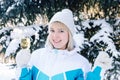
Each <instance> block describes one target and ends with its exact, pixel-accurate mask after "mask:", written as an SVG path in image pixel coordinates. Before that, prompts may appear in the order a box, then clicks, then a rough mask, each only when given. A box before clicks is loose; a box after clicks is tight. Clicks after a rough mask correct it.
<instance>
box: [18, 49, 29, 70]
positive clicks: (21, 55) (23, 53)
mask: <svg viewBox="0 0 120 80" xmlns="http://www.w3.org/2000/svg"><path fill="white" fill-rule="evenodd" d="M30 57H31V54H30V50H29V49H21V50H20V51H19V52H18V53H17V55H16V64H17V67H21V68H22V67H24V66H27V64H28V62H29V60H30Z"/></svg>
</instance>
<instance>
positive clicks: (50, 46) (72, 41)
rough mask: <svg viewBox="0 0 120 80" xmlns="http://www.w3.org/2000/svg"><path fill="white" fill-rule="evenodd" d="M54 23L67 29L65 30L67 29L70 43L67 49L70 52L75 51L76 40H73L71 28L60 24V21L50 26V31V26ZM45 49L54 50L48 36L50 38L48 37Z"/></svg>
mask: <svg viewBox="0 0 120 80" xmlns="http://www.w3.org/2000/svg"><path fill="white" fill-rule="evenodd" d="M54 23H57V24H59V25H61V26H63V27H65V28H66V29H67V31H68V35H69V41H68V43H67V46H66V49H67V50H68V51H71V50H73V49H74V40H73V35H72V33H71V31H70V30H69V28H68V27H67V26H66V25H65V24H63V23H61V22H59V21H55V22H52V23H51V24H49V25H48V27H49V30H50V26H51V25H52V24H54ZM45 47H48V48H51V49H53V45H52V44H51V43H50V41H49V35H48V37H47V40H46V44H45Z"/></svg>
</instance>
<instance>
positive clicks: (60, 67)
mask: <svg viewBox="0 0 120 80" xmlns="http://www.w3.org/2000/svg"><path fill="white" fill-rule="evenodd" d="M29 65H30V66H31V68H27V67H25V68H22V70H21V74H20V77H19V80H86V75H87V73H88V72H89V71H90V64H89V62H88V61H87V59H85V58H84V57H83V56H81V55H80V54H78V53H77V52H76V50H75V49H74V50H73V51H67V50H56V49H52V50H51V49H47V48H42V49H38V50H36V51H34V52H33V53H32V56H31V60H30V62H29ZM88 80H89V79H88ZM91 80H92V79H91Z"/></svg>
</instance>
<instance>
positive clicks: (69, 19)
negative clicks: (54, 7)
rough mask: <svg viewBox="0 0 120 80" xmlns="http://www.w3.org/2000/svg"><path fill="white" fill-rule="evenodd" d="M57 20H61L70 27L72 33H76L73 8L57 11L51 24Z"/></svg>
mask: <svg viewBox="0 0 120 80" xmlns="http://www.w3.org/2000/svg"><path fill="white" fill-rule="evenodd" d="M55 21H59V22H61V23H63V24H65V25H66V26H67V27H68V29H69V30H70V31H71V33H72V35H73V34H74V33H75V24H74V20H73V14H72V11H71V10H69V9H63V10H62V11H59V12H57V13H56V14H55V15H54V16H53V17H52V18H51V20H50V22H49V24H51V23H52V22H55Z"/></svg>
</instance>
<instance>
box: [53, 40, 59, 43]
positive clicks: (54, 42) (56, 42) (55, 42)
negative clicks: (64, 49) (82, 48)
mask: <svg viewBox="0 0 120 80" xmlns="http://www.w3.org/2000/svg"><path fill="white" fill-rule="evenodd" d="M53 42H54V43H59V42H61V40H59V41H55V40H53Z"/></svg>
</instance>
